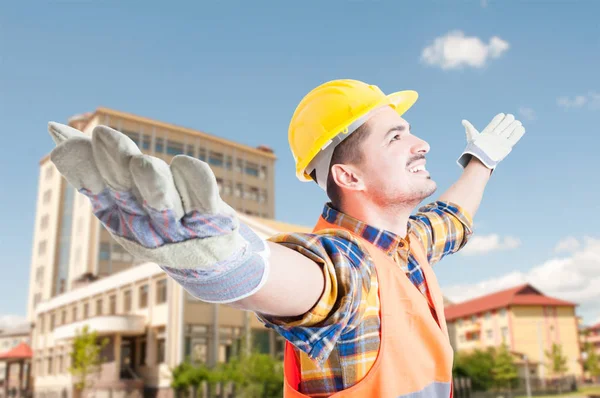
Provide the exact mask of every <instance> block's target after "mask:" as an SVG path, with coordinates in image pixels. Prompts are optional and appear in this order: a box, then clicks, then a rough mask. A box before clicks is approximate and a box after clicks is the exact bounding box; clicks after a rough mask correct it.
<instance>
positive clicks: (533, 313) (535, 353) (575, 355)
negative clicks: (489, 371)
mask: <svg viewBox="0 0 600 398" xmlns="http://www.w3.org/2000/svg"><path fill="white" fill-rule="evenodd" d="M575 309H576V304H574V303H570V302H567V301H564V300H559V299H556V298H553V297H549V296H546V295H544V294H543V293H542V292H540V291H539V290H537V289H536V288H534V287H533V286H531V285H528V284H526V285H521V286H517V287H514V288H511V289H507V290H503V291H499V292H496V293H493V294H489V295H486V296H482V297H478V298H475V299H472V300H468V301H465V302H461V303H458V304H453V305H449V306H447V307H446V320H447V323H448V327H449V330H450V336H451V343H452V346H453V348H454V350H455V351H457V352H469V351H472V350H475V349H481V350H485V349H486V348H488V347H499V346H500V345H502V344H503V343H504V344H506V345H507V347H508V348H509V350H510V351H511V352H512V353H513V355H514V357H515V359H516V363H517V365H518V366H519V371H520V373H521V376H522V377H524V372H525V366H524V365H525V360H527V362H528V369H529V372H530V376H532V377H536V378H539V379H541V380H545V379H550V378H553V377H555V376H556V375H553V374H551V372H550V371H549V369H548V367H547V364H548V358H547V355H546V352H549V351H551V349H552V345H553V343H557V344H559V345H560V346H561V348H562V353H563V355H564V356H566V357H567V366H568V371H567V375H570V376H575V377H577V378H580V377H581V376H582V366H581V350H580V344H579V328H578V321H577V315H576V313H575Z"/></svg>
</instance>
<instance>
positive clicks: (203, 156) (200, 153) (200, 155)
mask: <svg viewBox="0 0 600 398" xmlns="http://www.w3.org/2000/svg"><path fill="white" fill-rule="evenodd" d="M198 159H200V160H201V161H203V162H205V161H206V150H205V149H204V148H200V149H199V150H198Z"/></svg>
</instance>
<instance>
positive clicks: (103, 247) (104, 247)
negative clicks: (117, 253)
mask: <svg viewBox="0 0 600 398" xmlns="http://www.w3.org/2000/svg"><path fill="white" fill-rule="evenodd" d="M98 258H99V259H100V260H101V261H108V260H109V259H110V243H108V242H101V243H100V253H99V255H98Z"/></svg>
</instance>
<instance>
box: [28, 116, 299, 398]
mask: <svg viewBox="0 0 600 398" xmlns="http://www.w3.org/2000/svg"><path fill="white" fill-rule="evenodd" d="M69 124H70V125H71V126H73V127H75V128H78V129H80V130H81V131H83V132H84V133H86V134H90V133H91V132H92V130H93V129H94V127H95V126H97V125H100V124H103V125H108V126H111V127H114V128H115V129H117V130H119V131H121V132H123V133H125V134H127V135H128V136H129V137H130V138H131V139H132V140H133V141H134V142H136V143H137V144H138V147H139V148H140V149H141V150H142V152H144V153H147V154H149V155H153V156H156V157H159V158H161V159H163V160H165V161H166V162H169V161H170V159H171V158H172V157H173V156H174V155H177V154H186V155H189V156H193V157H196V158H199V159H201V160H204V161H206V162H207V163H208V164H209V165H210V166H211V169H212V170H213V171H214V173H215V176H216V178H217V181H218V184H219V187H220V192H221V196H222V198H223V200H225V201H226V202H227V203H229V204H230V205H231V206H232V207H233V208H234V209H236V210H237V211H238V213H239V214H240V218H241V219H242V221H243V222H246V223H247V224H248V225H249V226H250V227H251V228H252V229H253V230H254V231H255V232H256V233H258V234H259V235H260V236H262V237H263V238H267V237H269V236H272V235H274V234H276V233H279V232H284V231H289V230H294V231H308V229H307V228H304V227H300V226H293V225H287V224H285V223H281V222H277V221H275V220H273V218H274V214H275V199H274V174H275V161H276V157H275V154H274V153H273V151H272V150H270V149H269V148H268V147H266V146H259V147H256V148H254V147H249V146H245V145H241V144H239V143H236V142H231V141H228V140H225V139H222V138H219V137H215V136H212V135H209V134H206V133H203V132H200V131H196V130H192V129H188V128H183V127H179V126H175V125H172V124H168V123H163V122H159V121H156V120H152V119H148V118H145V117H140V116H136V115H131V114H128V113H124V112H120V111H116V110H112V109H107V108H99V109H97V110H96V111H95V112H92V113H87V114H82V115H78V116H75V117H73V118H71V119H70V120H69ZM28 319H29V321H30V322H32V323H33V325H34V328H33V332H32V340H31V345H32V349H33V374H34V379H35V381H34V389H35V393H36V396H39V397H53V396H57V397H58V396H60V397H63V396H71V394H72V392H73V383H74V381H75V380H74V379H73V378H72V377H71V375H70V374H69V372H68V367H69V365H70V357H69V352H70V350H71V345H70V342H71V341H72V339H73V338H74V337H75V336H76V334H77V333H78V331H79V330H81V328H82V327H83V326H84V325H87V326H88V327H89V328H90V329H91V330H95V331H96V332H97V333H98V334H99V335H100V336H102V337H103V338H104V337H106V338H107V339H108V341H109V343H108V345H107V346H106V347H105V349H104V352H103V356H104V357H105V358H106V362H105V363H104V364H103V365H102V370H101V372H100V374H99V375H98V376H97V377H95V378H94V388H95V389H96V394H95V396H96V397H101V396H109V395H112V396H113V397H116V396H120V395H121V396H122V395H123V394H124V392H125V391H137V392H139V393H140V394H141V393H143V394H144V396H170V394H172V392H171V389H170V388H169V385H170V381H171V378H170V369H171V368H172V367H173V366H175V365H177V364H178V363H180V362H181V361H183V360H184V358H187V357H192V358H194V359H196V360H201V361H205V362H207V363H209V364H210V363H215V362H219V361H226V360H227V359H228V358H229V357H230V356H231V355H232V345H233V342H234V341H235V340H236V339H239V338H240V336H242V334H243V333H244V331H245V330H251V331H252V337H253V339H252V340H253V342H254V345H255V347H257V348H258V349H260V350H261V351H263V352H269V353H271V354H273V355H280V354H281V350H282V347H283V345H282V340H281V338H280V337H278V336H276V335H275V334H274V333H273V331H271V330H267V329H265V328H264V327H263V326H262V324H260V323H259V322H258V321H257V320H256V319H255V317H254V316H251V315H250V313H247V312H242V311H239V310H235V309H232V308H230V307H226V306H217V305H212V304H207V303H203V302H199V301H198V300H196V299H194V298H193V297H191V296H190V295H189V294H187V293H186V292H185V291H184V290H183V289H182V288H181V287H180V286H179V285H178V284H177V283H175V282H174V281H173V280H171V279H170V278H168V277H167V276H166V275H165V274H164V273H163V272H162V271H161V270H160V268H159V267H158V266H157V265H156V264H153V263H142V262H140V261H138V260H136V259H135V258H133V257H132V256H131V255H130V254H129V253H128V252H126V251H125V250H124V249H123V248H122V247H121V246H120V245H118V244H117V243H116V242H115V241H114V240H113V239H112V238H111V236H110V235H109V233H108V232H107V231H106V230H105V229H104V227H103V226H102V225H101V224H100V223H99V222H98V220H97V219H96V218H95V217H94V216H93V214H92V212H91V206H90V204H89V201H88V200H87V198H85V197H84V196H83V195H81V194H79V193H78V192H75V191H74V190H73V188H72V187H71V186H70V185H68V184H67V183H66V181H65V180H64V178H62V176H61V175H60V174H59V173H58V171H57V170H56V169H55V167H54V165H53V163H52V162H51V161H50V159H49V157H48V156H46V157H45V158H43V159H42V160H41V162H40V174H39V182H38V198H37V208H36V215H35V228H34V234H33V253H32V262H31V276H30V290H29V303H28Z"/></svg>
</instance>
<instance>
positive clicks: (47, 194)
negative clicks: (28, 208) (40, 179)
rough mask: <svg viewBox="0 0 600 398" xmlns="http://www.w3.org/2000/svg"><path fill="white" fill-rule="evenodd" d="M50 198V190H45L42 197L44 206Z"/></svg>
mask: <svg viewBox="0 0 600 398" xmlns="http://www.w3.org/2000/svg"><path fill="white" fill-rule="evenodd" d="M51 198H52V190H50V189H48V190H46V192H44V197H43V201H44V204H46V203H48V202H50V199H51Z"/></svg>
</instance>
